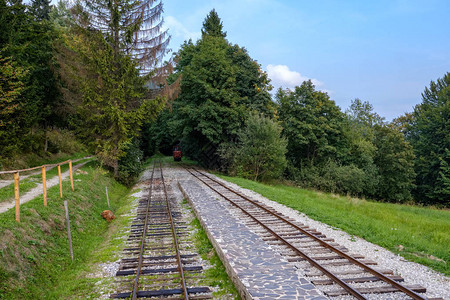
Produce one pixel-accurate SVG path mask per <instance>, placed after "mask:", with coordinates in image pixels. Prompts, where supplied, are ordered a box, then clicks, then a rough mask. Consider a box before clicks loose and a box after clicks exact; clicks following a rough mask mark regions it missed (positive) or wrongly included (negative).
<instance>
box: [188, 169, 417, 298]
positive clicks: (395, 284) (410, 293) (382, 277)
mask: <svg viewBox="0 0 450 300" xmlns="http://www.w3.org/2000/svg"><path fill="white" fill-rule="evenodd" d="M186 170H188V172H189V173H191V174H192V175H193V176H195V177H196V178H198V179H199V180H200V181H202V182H203V183H204V184H206V185H207V186H208V187H210V188H211V189H212V190H214V191H215V192H216V193H218V194H219V195H221V196H222V197H223V198H225V199H227V200H228V201H229V202H230V203H232V204H233V205H234V206H236V207H238V208H240V209H241V210H242V211H243V212H244V213H245V214H247V215H248V216H250V217H251V218H252V219H253V220H255V221H256V222H257V223H258V224H260V225H261V226H263V227H264V228H265V229H267V230H268V231H269V232H271V233H272V234H274V235H275V236H276V237H277V238H278V239H279V240H281V241H283V243H285V244H286V245H287V246H288V247H289V248H291V249H292V250H294V251H295V252H297V253H298V254H300V255H301V256H302V257H304V258H305V259H306V260H308V261H309V262H310V263H311V264H313V265H314V266H316V267H317V268H318V269H320V270H321V271H322V272H324V273H325V274H327V276H329V277H330V278H331V279H332V280H334V281H335V282H336V283H337V284H339V285H340V286H341V287H343V288H344V289H345V290H347V291H348V292H349V293H350V294H352V295H353V296H355V297H356V298H358V299H366V298H365V297H364V296H362V295H361V294H360V293H359V292H358V291H357V290H355V289H353V288H352V287H351V286H349V285H347V284H346V283H345V282H343V281H342V280H340V279H339V278H337V276H336V275H334V274H333V273H331V272H329V271H328V270H326V269H325V268H323V267H322V266H320V264H319V263H318V262H316V261H314V259H312V258H309V257H307V256H306V255H304V254H302V251H300V250H299V249H297V248H296V247H295V246H293V245H292V244H290V243H289V242H288V241H286V240H284V239H283V238H282V237H280V236H279V235H278V234H276V233H274V232H273V231H272V230H271V229H270V228H268V227H267V226H266V225H264V224H262V223H261V222H260V221H259V220H257V219H256V218H255V217H253V216H251V215H250V213H248V212H247V211H246V210H245V209H244V208H242V207H240V206H239V205H238V204H236V203H234V202H233V201H231V200H229V199H228V197H226V196H225V195H223V194H222V193H220V192H219V191H217V189H215V188H213V187H212V186H211V185H210V184H208V183H206V182H205V181H204V180H202V179H201V178H200V177H199V176H197V175H196V174H194V173H193V172H191V170H189V169H187V168H186ZM195 171H196V172H198V173H199V174H201V175H203V176H205V177H206V178H208V179H209V180H211V181H213V182H214V183H217V184H218V185H220V186H222V187H223V188H225V189H227V190H228V191H230V192H232V193H234V194H236V195H238V196H239V197H241V198H243V199H244V200H246V201H248V202H250V203H252V204H253V205H255V206H257V207H258V208H260V209H262V210H264V211H265V212H267V213H269V214H271V215H272V216H274V217H276V218H278V219H279V220H281V221H283V222H285V223H286V224H289V225H290V226H292V227H294V228H295V229H297V230H299V231H300V232H302V233H303V234H305V235H307V236H308V237H310V238H312V239H313V240H315V241H316V242H318V243H320V244H321V245H322V246H324V247H326V248H328V249H330V250H331V251H333V252H335V253H337V254H338V255H339V256H341V257H343V258H345V259H347V260H348V261H350V262H352V263H354V264H356V265H358V266H359V267H361V268H363V269H364V270H365V271H367V272H369V273H371V274H372V275H374V276H376V277H377V278H379V279H380V280H382V281H384V282H386V283H388V284H390V285H392V286H393V287H395V288H397V289H398V290H399V291H402V292H403V293H405V294H407V295H408V296H410V297H411V298H412V299H415V300H425V299H426V298H424V297H422V296H421V295H419V294H417V293H416V292H414V291H412V290H411V289H409V288H407V287H405V286H403V285H401V284H400V283H398V282H396V281H394V280H392V279H391V278H389V277H387V276H385V275H384V274H382V273H380V272H378V271H376V270H375V269H373V268H371V267H369V266H368V265H366V264H364V263H362V262H360V261H358V260H357V259H355V258H353V257H351V256H350V255H348V254H346V253H344V252H343V251H341V250H339V249H337V248H335V247H333V246H332V245H330V244H328V243H327V242H325V241H322V240H321V239H320V238H318V237H317V236H315V235H313V234H311V233H309V232H308V231H306V230H305V229H303V228H301V227H300V226H298V225H296V224H294V223H292V222H290V221H289V220H287V219H285V218H284V217H282V216H280V215H278V214H276V213H274V212H272V211H270V210H269V209H267V208H266V207H264V206H262V205H260V204H259V203H257V202H255V201H253V200H251V199H249V198H248V197H246V196H245V195H242V194H241V193H238V192H236V191H234V190H233V189H231V188H229V187H228V186H226V185H224V184H223V183H222V182H220V181H217V180H215V179H214V178H211V177H210V176H208V175H206V174H204V173H203V172H201V171H199V170H195Z"/></svg>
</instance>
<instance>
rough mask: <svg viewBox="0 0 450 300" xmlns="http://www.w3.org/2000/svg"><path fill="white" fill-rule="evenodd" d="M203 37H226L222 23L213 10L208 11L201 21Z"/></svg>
mask: <svg viewBox="0 0 450 300" xmlns="http://www.w3.org/2000/svg"><path fill="white" fill-rule="evenodd" d="M205 35H209V36H215V37H223V38H225V37H226V36H227V33H226V32H223V25H222V21H221V20H220V18H219V15H218V14H217V12H216V10H215V9H213V10H212V11H210V12H209V14H208V15H207V16H206V19H205V20H204V21H203V28H202V36H203V37H204V36H205Z"/></svg>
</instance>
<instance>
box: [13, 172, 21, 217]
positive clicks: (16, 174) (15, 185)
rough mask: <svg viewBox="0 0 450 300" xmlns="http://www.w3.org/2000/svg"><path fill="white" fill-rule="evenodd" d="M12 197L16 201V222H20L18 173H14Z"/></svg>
mask: <svg viewBox="0 0 450 300" xmlns="http://www.w3.org/2000/svg"><path fill="white" fill-rule="evenodd" d="M14 197H15V199H16V221H17V222H20V199H19V172H16V173H14Z"/></svg>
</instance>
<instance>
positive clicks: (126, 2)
mask: <svg viewBox="0 0 450 300" xmlns="http://www.w3.org/2000/svg"><path fill="white" fill-rule="evenodd" d="M77 9H78V10H79V14H78V15H79V16H80V17H81V16H83V14H82V13H81V12H83V13H85V14H87V16H88V18H87V19H86V18H81V19H79V20H78V21H79V25H82V26H84V27H89V28H91V29H95V30H98V31H100V32H102V33H103V35H104V36H105V39H106V40H107V42H108V43H109V44H110V45H111V47H112V49H113V55H116V56H117V55H119V53H122V54H127V55H130V56H131V57H132V58H133V59H134V60H136V61H138V63H139V67H140V69H141V73H142V74H148V73H151V72H153V73H155V72H156V71H157V70H156V67H157V66H160V64H162V63H163V59H164V56H165V55H166V54H167V51H168V50H167V46H168V44H169V41H170V36H169V35H168V32H167V30H166V31H162V25H163V22H164V19H163V18H162V12H163V3H162V1H159V2H158V1H156V0H136V1H130V0H116V1H107V2H105V1H103V0H93V1H90V0H84V1H83V5H81V4H80V5H78V7H77ZM83 23H84V24H83ZM160 73H161V72H160ZM162 73H164V71H162ZM154 75H155V74H153V76H154Z"/></svg>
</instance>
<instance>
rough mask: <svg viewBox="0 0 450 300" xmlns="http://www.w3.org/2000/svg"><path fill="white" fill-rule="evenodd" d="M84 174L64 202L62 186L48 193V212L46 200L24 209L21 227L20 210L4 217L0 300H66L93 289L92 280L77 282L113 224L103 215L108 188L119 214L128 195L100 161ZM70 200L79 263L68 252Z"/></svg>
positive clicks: (0, 225)
mask: <svg viewBox="0 0 450 300" xmlns="http://www.w3.org/2000/svg"><path fill="white" fill-rule="evenodd" d="M82 170H83V171H84V172H82V173H81V172H76V173H75V174H74V179H75V180H76V182H75V191H74V192H72V191H71V189H70V181H68V180H65V181H63V190H64V193H63V195H64V197H63V199H60V197H59V187H58V186H54V187H52V188H50V189H49V190H48V206H47V207H44V206H43V205H42V199H41V197H40V196H39V197H37V198H36V199H34V200H32V201H30V202H28V203H25V204H23V205H21V222H20V223H17V222H16V221H15V219H14V209H12V210H9V211H7V212H5V213H3V214H0V299H64V298H70V297H71V295H72V294H73V293H74V292H75V291H76V290H77V289H78V288H79V286H84V287H85V289H91V290H92V289H93V287H94V284H95V283H94V282H92V281H91V280H89V279H86V278H81V279H80V280H75V279H77V276H78V275H79V274H80V272H81V270H82V269H84V268H85V264H84V262H86V261H88V260H89V259H90V258H91V256H92V251H93V249H96V248H97V247H98V246H99V245H100V244H101V243H102V242H103V241H104V239H105V235H106V233H107V230H108V227H109V226H110V225H111V224H108V223H107V222H106V221H105V220H103V219H102V218H101V216H100V213H101V212H102V211H103V210H104V209H107V204H106V197H105V186H108V190H109V192H110V194H109V195H110V202H111V210H113V211H115V210H117V209H118V208H119V207H120V206H123V201H124V199H125V195H126V193H127V192H128V190H127V189H126V188H125V187H124V186H122V185H120V184H118V183H116V182H115V181H114V179H113V178H112V177H111V176H109V174H108V173H107V172H105V171H104V170H103V169H101V168H99V166H98V164H97V163H96V162H90V163H88V164H87V165H85V166H84V167H82ZM64 200H68V201H69V210H70V222H71V232H72V242H73V248H74V258H75V259H74V261H73V262H72V261H71V259H70V255H69V251H68V242H67V232H66V225H65V218H64V204H63V202H64ZM74 280H75V281H74ZM75 282H76V285H75Z"/></svg>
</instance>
